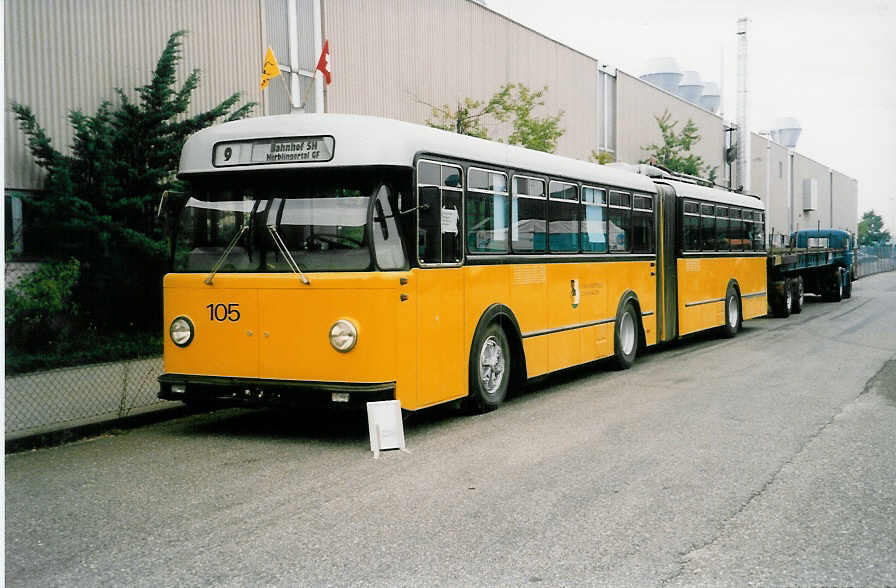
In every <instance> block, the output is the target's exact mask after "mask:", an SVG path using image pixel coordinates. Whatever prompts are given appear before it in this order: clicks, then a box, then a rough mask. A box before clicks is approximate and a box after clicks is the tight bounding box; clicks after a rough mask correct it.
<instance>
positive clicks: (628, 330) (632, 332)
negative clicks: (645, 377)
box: [613, 302, 638, 370]
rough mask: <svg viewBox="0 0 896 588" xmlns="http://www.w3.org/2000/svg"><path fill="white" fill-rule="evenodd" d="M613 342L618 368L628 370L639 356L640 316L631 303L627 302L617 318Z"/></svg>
mask: <svg viewBox="0 0 896 588" xmlns="http://www.w3.org/2000/svg"><path fill="white" fill-rule="evenodd" d="M613 341H614V343H613V348H614V351H615V359H616V367H618V368H619V369H621V370H627V369H628V368H630V367H632V364H633V363H635V356H636V355H637V354H638V315H637V314H635V307H634V305H633V304H632V303H631V302H626V303H625V306H623V307H622V310H621V311H620V312H619V316H617V317H616V327H615V329H614V336H613Z"/></svg>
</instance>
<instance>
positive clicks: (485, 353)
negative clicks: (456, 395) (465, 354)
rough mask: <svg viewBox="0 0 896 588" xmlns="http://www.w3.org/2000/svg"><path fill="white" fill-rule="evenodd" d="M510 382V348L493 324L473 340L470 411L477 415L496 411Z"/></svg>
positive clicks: (497, 326) (502, 332)
mask: <svg viewBox="0 0 896 588" xmlns="http://www.w3.org/2000/svg"><path fill="white" fill-rule="evenodd" d="M509 383H510V345H509V344H508V342H507V335H505V334H504V330H503V329H502V328H501V327H500V326H499V325H498V324H497V323H493V324H491V325H489V326H488V327H486V328H485V330H484V331H483V332H482V333H479V334H478V335H477V336H476V338H475V339H474V340H473V349H472V353H471V354H470V395H469V397H468V401H469V402H468V404H469V408H470V409H471V410H472V411H473V412H476V413H482V412H488V411H490V410H495V409H496V408H498V405H500V404H501V402H503V400H504V397H505V396H506V395H507V387H508V385H509Z"/></svg>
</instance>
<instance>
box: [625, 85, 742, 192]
mask: <svg viewBox="0 0 896 588" xmlns="http://www.w3.org/2000/svg"><path fill="white" fill-rule="evenodd" d="M616 90H617V93H618V94H617V95H618V101H617V105H616V109H617V119H616V121H617V130H618V135H617V137H616V144H617V149H618V151H619V161H625V162H627V163H637V162H638V161H640V160H642V159H644V158H645V157H647V152H646V151H644V150H643V149H642V147H644V146H646V145H650V144H652V143H661V142H662V133H660V127H659V125H658V124H657V122H656V119H655V118H654V117H656V116H662V114H663V112H664V111H666V110H668V111H669V114H671V116H672V120H673V121H678V126H676V127H675V129H676V130H677V131H681V128H682V127H683V126H684V125H685V123H686V122H687V120H688V119H691V120H693V121H694V124H696V125H697V128H698V129H699V133H700V137H701V138H700V141H699V142H698V143H697V144H696V145H695V146H694V148H693V149H692V152H693V153H696V154H697V155H699V156H700V157H702V158H703V161H704V162H706V163H707V164H709V165H711V166H717V167H718V170H717V172H716V174H717V177H718V181H719V182H720V183H721V182H722V178H724V177H725V170H724V169H723V165H722V162H723V158H724V147H725V132H724V126H723V124H722V119H721V118H720V117H719V116H718V115H715V114H713V113H711V112H709V111H707V110H704V109H702V108H700V107H699V106H695V105H693V104H690V103H688V102H686V101H684V100H682V99H680V98H678V97H676V96H673V95H671V94H669V93H667V92H664V91H662V90H660V89H659V88H656V87H655V86H652V85H651V84H648V83H646V82H643V81H641V80H639V79H638V78H636V77H633V76H631V75H629V74H627V73H625V72H622V71H620V72H618V73H617V75H616Z"/></svg>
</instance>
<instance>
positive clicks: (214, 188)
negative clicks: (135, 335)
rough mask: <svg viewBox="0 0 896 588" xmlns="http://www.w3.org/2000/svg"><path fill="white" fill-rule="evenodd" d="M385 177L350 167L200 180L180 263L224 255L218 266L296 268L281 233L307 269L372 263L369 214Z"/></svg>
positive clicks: (184, 225)
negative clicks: (286, 251) (290, 261)
mask: <svg viewBox="0 0 896 588" xmlns="http://www.w3.org/2000/svg"><path fill="white" fill-rule="evenodd" d="M380 182H381V179H380V177H378V174H376V173H375V172H374V171H368V173H363V172H361V171H346V170H341V171H339V170H328V171H321V172H315V173H308V172H304V173H301V174H284V175H273V176H272V175H271V174H239V175H237V174H233V175H231V174H228V175H227V177H226V178H222V177H221V176H217V177H215V178H206V179H197V180H194V181H192V182H191V184H190V190H189V194H190V195H189V197H188V199H187V201H186V203H185V205H184V208H183V210H182V211H181V214H180V220H179V227H178V231H177V236H176V249H175V254H174V269H175V271H182V272H208V271H211V270H212V268H213V267H214V266H215V265H216V264H217V263H218V262H221V265H220V269H219V270H218V272H219V273H228V272H231V273H232V272H291V271H292V270H291V268H290V265H289V262H288V260H287V259H286V258H285V257H284V255H283V252H282V251H281V249H280V248H279V247H278V245H277V242H276V239H277V238H280V239H282V241H283V243H284V244H285V246H286V249H287V250H288V251H289V253H290V254H291V255H292V257H293V259H294V260H295V262H296V264H297V265H298V266H299V268H300V269H301V270H302V271H304V272H309V271H310V272H322V271H363V270H368V269H372V268H373V261H372V255H371V247H370V241H371V238H370V232H371V231H370V226H369V225H368V222H367V219H368V217H369V215H368V210H369V207H370V204H371V198H372V197H373V196H375V194H374V192H375V191H376V190H377V187H378V186H379V185H380ZM395 237H397V235H396V236H395ZM231 245H232V248H231V249H230V250H229V251H228V247H231ZM225 254H226V255H225ZM222 257H223V258H224V259H222Z"/></svg>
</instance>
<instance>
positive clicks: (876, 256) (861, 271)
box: [856, 245, 896, 278]
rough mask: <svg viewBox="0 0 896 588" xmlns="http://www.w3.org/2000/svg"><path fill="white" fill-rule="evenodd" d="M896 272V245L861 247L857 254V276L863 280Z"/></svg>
mask: <svg viewBox="0 0 896 588" xmlns="http://www.w3.org/2000/svg"><path fill="white" fill-rule="evenodd" d="M894 270H896V245H879V246H877V247H859V251H858V253H857V254H856V276H858V277H860V278H863V277H865V276H870V275H872V274H878V273H880V272H892V271H894Z"/></svg>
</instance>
